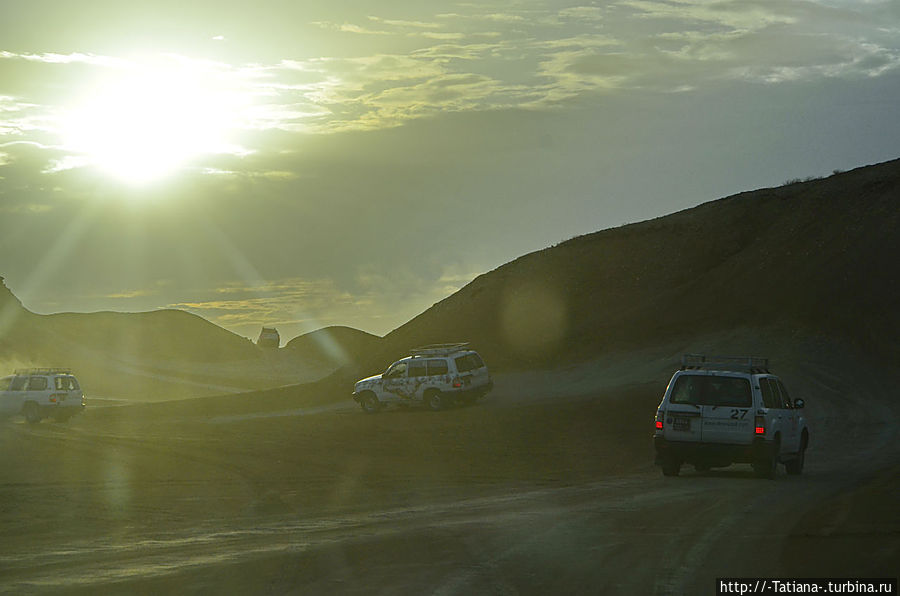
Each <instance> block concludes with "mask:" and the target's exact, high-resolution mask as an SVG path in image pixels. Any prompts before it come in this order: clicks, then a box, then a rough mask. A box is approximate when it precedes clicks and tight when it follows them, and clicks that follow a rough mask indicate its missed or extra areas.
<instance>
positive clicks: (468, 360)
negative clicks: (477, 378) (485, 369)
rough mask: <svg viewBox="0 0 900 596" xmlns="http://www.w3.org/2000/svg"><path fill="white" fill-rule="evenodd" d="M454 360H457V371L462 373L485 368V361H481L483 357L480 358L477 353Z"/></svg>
mask: <svg viewBox="0 0 900 596" xmlns="http://www.w3.org/2000/svg"><path fill="white" fill-rule="evenodd" d="M454 360H456V370H458V371H459V372H461V373H462V372H468V371H470V370H474V369H476V368H481V367H482V366H484V361H483V360H482V359H481V356H479V355H478V354H476V353H475V352H472V353H471V354H466V355H465V356H459V357H457V358H455V359H454Z"/></svg>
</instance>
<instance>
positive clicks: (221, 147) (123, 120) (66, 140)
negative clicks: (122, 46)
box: [62, 64, 240, 184]
mask: <svg viewBox="0 0 900 596" xmlns="http://www.w3.org/2000/svg"><path fill="white" fill-rule="evenodd" d="M239 103H240V102H239V101H238V98H237V96H236V94H235V93H234V92H230V91H229V90H228V89H226V88H224V86H223V85H222V84H221V83H220V82H218V81H217V80H216V79H215V78H214V77H212V76H211V75H210V74H209V73H204V72H198V70H197V69H192V68H186V67H184V66H181V65H177V64H176V65H174V66H173V65H167V66H134V67H132V68H130V69H128V70H127V72H123V73H119V76H117V77H114V78H111V79H108V80H105V81H103V82H101V83H98V84H97V85H96V86H94V87H93V88H92V89H91V90H90V92H89V93H88V94H87V95H86V96H85V97H84V98H83V99H82V101H81V103H80V105H77V106H75V107H73V108H72V109H71V110H69V111H68V112H67V113H66V115H65V118H64V122H63V125H62V128H63V144H64V145H65V147H66V148H67V149H68V150H70V151H73V152H74V153H76V154H77V155H79V156H80V157H81V160H82V161H83V162H85V163H86V164H88V165H93V166H95V167H97V168H100V169H102V170H103V171H105V172H107V173H108V174H110V175H112V176H115V177H117V178H119V179H121V180H124V181H125V182H128V183H133V184H141V183H145V182H148V181H151V180H154V179H157V178H161V177H164V176H167V175H170V174H172V173H173V172H174V171H175V170H177V169H179V168H181V167H183V166H184V165H186V164H187V163H188V162H189V161H190V160H191V159H192V158H195V157H197V156H199V155H203V154H210V153H221V152H224V151H226V150H227V148H228V146H229V139H228V137H229V132H230V131H231V130H232V129H233V128H234V127H235V122H234V120H235V118H236V115H235V114H236V111H237V110H238V109H239V107H240V106H239Z"/></svg>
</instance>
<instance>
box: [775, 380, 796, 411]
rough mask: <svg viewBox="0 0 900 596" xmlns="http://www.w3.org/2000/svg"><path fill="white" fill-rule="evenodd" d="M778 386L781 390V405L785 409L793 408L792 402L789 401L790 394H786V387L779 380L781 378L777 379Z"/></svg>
mask: <svg viewBox="0 0 900 596" xmlns="http://www.w3.org/2000/svg"><path fill="white" fill-rule="evenodd" d="M778 388H779V389H780V390H781V407H783V408H786V409H793V408H794V404H793V403H791V396H790V395H788V392H787V387H785V386H784V383H782V382H781V379H779V380H778Z"/></svg>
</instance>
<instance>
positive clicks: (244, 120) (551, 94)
mask: <svg viewBox="0 0 900 596" xmlns="http://www.w3.org/2000/svg"><path fill="white" fill-rule="evenodd" d="M417 16H418V18H416V19H398V18H391V17H388V16H383V15H377V14H375V15H365V16H359V17H357V18H358V20H357V21H356V22H353V21H351V20H346V21H329V20H319V21H315V22H313V23H312V24H313V25H314V26H315V27H317V28H319V29H321V30H323V31H325V32H326V33H325V35H342V34H350V35H357V36H364V37H366V38H371V39H369V40H368V41H366V42H365V45H359V46H347V47H348V48H349V49H347V50H345V51H344V52H343V54H342V55H340V56H337V55H330V56H329V55H324V56H302V55H301V56H285V57H283V59H280V60H276V61H273V62H268V63H265V62H263V63H234V64H229V63H226V62H223V61H213V60H200V59H194V58H190V57H187V56H184V55H178V54H173V53H170V54H165V55H161V56H156V57H154V58H153V60H151V62H153V61H154V60H155V62H156V63H157V64H161V65H163V66H164V67H170V66H171V67H173V68H181V69H185V71H186V72H190V73H192V76H193V77H195V78H196V79H198V80H201V81H202V82H203V84H204V85H209V87H210V90H211V94H213V95H215V94H223V95H222V96H223V97H230V98H232V99H234V98H237V99H238V100H239V101H236V102H233V105H234V107H233V108H230V109H229V110H228V114H229V120H228V122H227V126H228V127H230V129H231V130H230V134H231V136H233V137H234V139H233V140H232V142H230V143H227V144H222V145H221V148H222V149H221V151H222V152H224V153H227V154H229V155H233V156H237V157H245V156H247V155H251V154H253V152H257V151H261V150H264V149H265V147H263V146H261V145H254V144H252V139H259V138H260V137H259V135H258V134H257V133H260V132H275V131H284V132H287V133H291V134H297V133H303V134H329V133H335V132H343V131H352V130H373V129H381V128H391V127H396V126H400V125H403V124H404V123H407V122H410V121H412V120H416V119H421V118H429V117H433V116H435V115H439V114H442V113H453V112H467V111H468V112H483V111H492V110H498V109H510V108H513V109H514V108H526V109H553V108H555V107H556V106H559V105H560V104H561V103H563V102H567V101H570V100H573V99H577V98H579V97H589V96H590V95H591V94H595V93H617V92H621V91H635V90H638V91H641V92H644V93H667V92H672V91H683V90H685V89H700V88H703V87H704V86H706V85H710V84H714V83H718V82H723V81H725V82H727V81H735V80H741V81H749V82H753V83H764V84H778V83H787V82H792V81H807V80H814V79H817V78H835V77H850V78H852V77H877V76H881V75H883V74H885V73H887V72H890V71H892V70H895V69H897V68H898V66H900V42H898V39H900V36H898V35H897V27H896V26H893V27H892V26H891V24H890V21H887V22H886V21H885V18H884V15H883V11H882V10H881V8H880V5H878V4H874V3H873V4H864V5H858V4H851V3H837V2H835V3H832V4H831V5H829V4H826V3H819V2H812V1H805V2H792V3H783V2H770V1H767V0H739V1H738V0H720V1H716V2H709V1H706V0H703V1H701V0H668V1H665V2H663V1H652V0H618V1H616V2H612V3H609V4H589V5H588V4H585V5H575V6H567V7H562V8H556V7H551V6H537V7H535V6H528V5H524V4H514V5H512V6H510V7H504V8H503V9H502V10H498V6H491V5H485V6H480V5H478V6H476V5H465V6H463V5H461V6H460V8H459V10H457V11H455V12H446V13H435V14H433V15H428V14H427V13H425V14H422V15H417ZM351 18H352V17H351ZM370 42H371V43H370ZM353 48H355V51H354V50H353ZM147 60H148V59H147V58H146V57H143V58H134V57H129V58H126V57H119V56H108V55H100V54H91V53H83V52H72V53H68V54H66V53H54V52H33V53H16V52H12V51H8V50H4V51H0V80H3V81H4V84H3V86H2V87H0V144H3V143H5V142H9V141H11V140H23V141H29V142H35V143H40V144H42V145H43V146H47V147H57V146H59V144H60V139H59V134H60V126H61V119H62V118H63V117H64V113H65V108H66V106H65V104H64V99H63V98H61V97H60V96H59V93H58V89H59V87H60V86H63V87H65V88H68V89H71V93H68V94H67V96H71V95H76V94H78V93H86V92H88V91H89V90H88V89H87V88H86V87H84V84H85V81H91V80H96V79H97V78H98V77H99V78H102V77H110V76H119V75H121V74H122V73H129V72H131V73H135V72H137V73H139V72H140V69H141V68H146V62H147ZM229 105H232V104H231V103H229ZM15 151H16V149H15V148H13V149H9V150H7V151H6V153H9V154H10V155H12V154H14V153H15ZM84 163H85V162H84V160H81V161H79V159H78V155H75V154H71V153H70V154H69V155H64V156H59V157H57V158H55V160H54V161H52V162H48V164H47V166H46V167H45V168H44V169H43V171H44V172H46V173H47V174H58V173H60V172H63V171H66V170H67V169H72V168H77V167H80V166H82V165H84ZM194 165H198V166H199V167H194V169H193V171H195V172H201V173H208V174H210V175H213V174H216V175H221V174H222V173H224V172H231V171H236V170H235V169H233V168H228V167H222V166H221V165H219V163H217V162H216V160H213V159H206V160H200V162H199V164H194ZM274 171H276V170H273V169H271V168H269V169H267V170H263V171H259V172H257V174H259V175H262V176H267V177H269V178H278V177H279V176H282V177H286V176H283V175H273V174H271V172H274ZM277 171H281V170H277ZM266 172H269V173H268V174H267V173H266Z"/></svg>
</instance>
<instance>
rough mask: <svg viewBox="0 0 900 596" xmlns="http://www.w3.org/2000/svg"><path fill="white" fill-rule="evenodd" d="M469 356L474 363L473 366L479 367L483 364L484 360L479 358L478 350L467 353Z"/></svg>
mask: <svg viewBox="0 0 900 596" xmlns="http://www.w3.org/2000/svg"><path fill="white" fill-rule="evenodd" d="M469 358H471V359H472V362H474V363H475V368H481V367H483V366H484V360H482V359H481V356H480V355H479V354H478V352H472V353H471V354H469Z"/></svg>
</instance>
